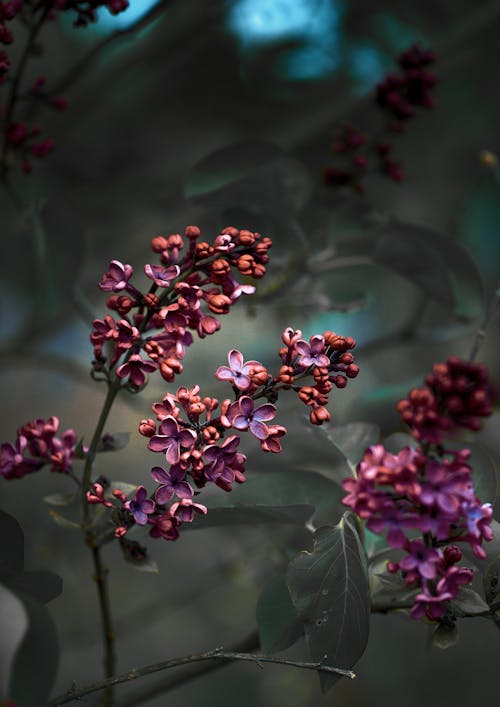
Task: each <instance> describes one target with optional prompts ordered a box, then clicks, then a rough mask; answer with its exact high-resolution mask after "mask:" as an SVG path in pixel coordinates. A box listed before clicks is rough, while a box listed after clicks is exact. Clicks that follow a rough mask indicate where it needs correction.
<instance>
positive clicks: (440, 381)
mask: <svg viewBox="0 0 500 707" xmlns="http://www.w3.org/2000/svg"><path fill="white" fill-rule="evenodd" d="M425 383H426V387H425V388H414V389H413V390H412V391H410V393H409V395H408V399H406V400H401V401H400V402H399V403H398V405H397V409H398V411H399V413H400V415H401V417H402V419H403V421H404V422H405V423H406V424H407V425H408V426H409V427H410V428H411V433H412V435H413V436H414V437H415V439H418V440H419V441H421V442H428V443H430V444H439V443H440V441H441V439H442V437H443V435H446V434H447V433H450V432H452V431H453V430H455V429H457V428H460V427H463V428H466V429H469V430H478V429H479V427H480V425H481V419H480V418H482V417H487V416H488V415H491V413H492V410H493V391H492V388H491V385H490V383H489V379H488V369H487V368H486V366H484V365H483V364H480V363H471V362H469V361H462V360H461V359H459V358H457V357H455V356H451V357H449V358H448V359H447V360H446V361H445V362H444V363H437V364H436V365H435V366H434V367H433V369H432V373H431V374H430V375H428V376H426V378H425Z"/></svg>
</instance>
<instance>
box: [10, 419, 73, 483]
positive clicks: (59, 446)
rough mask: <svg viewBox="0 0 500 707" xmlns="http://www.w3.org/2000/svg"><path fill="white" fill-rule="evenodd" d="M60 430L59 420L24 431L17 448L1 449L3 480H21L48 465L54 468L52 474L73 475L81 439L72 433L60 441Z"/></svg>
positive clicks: (37, 423)
mask: <svg viewBox="0 0 500 707" xmlns="http://www.w3.org/2000/svg"><path fill="white" fill-rule="evenodd" d="M58 429H59V420H58V418H57V417H55V416H52V417H50V418H49V419H48V420H47V421H45V420H40V419H37V420H33V421H32V422H28V423H26V424H25V425H23V426H22V427H20V428H19V429H18V431H17V439H16V441H15V443H14V444H8V443H4V444H2V445H0V476H3V477H4V478H5V479H20V478H22V477H23V476H25V475H26V474H29V473H31V472H33V471H38V470H39V469H41V468H42V466H44V465H46V464H50V465H51V470H52V471H58V472H61V473H68V472H70V471H71V469H72V464H73V460H74V459H75V457H76V456H77V450H78V444H77V443H78V438H77V436H76V433H75V431H74V430H71V429H70V430H66V431H65V432H63V433H62V434H61V436H60V437H57V436H56V434H57V431H58ZM84 451H85V449H84V448H83V449H82V452H84Z"/></svg>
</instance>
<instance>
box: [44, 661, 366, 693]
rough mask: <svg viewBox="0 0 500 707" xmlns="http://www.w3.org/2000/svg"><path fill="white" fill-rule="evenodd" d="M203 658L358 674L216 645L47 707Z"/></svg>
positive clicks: (137, 670) (135, 670)
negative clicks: (216, 646)
mask: <svg viewBox="0 0 500 707" xmlns="http://www.w3.org/2000/svg"><path fill="white" fill-rule="evenodd" d="M204 660H223V661H234V660H244V661H249V662H251V663H257V665H260V664H261V663H277V664H280V665H290V666H293V667H295V668H303V669H304V670H318V671H321V672H324V673H335V674H336V675H344V676H345V677H348V678H351V679H354V678H355V677H356V675H355V673H353V672H352V670H344V669H343V668H333V667H332V666H330V665H325V664H324V663H322V662H319V663H317V662H316V663H306V662H303V661H300V660H293V659H288V658H279V657H277V656H270V655H260V654H256V653H237V652H232V651H224V650H223V649H222V648H216V649H215V650H212V651H207V652H206V653H198V654H194V655H187V656H183V657H181V658H172V659H171V660H165V661H163V662H161V663H154V664H153V665H146V666H144V667H142V668H133V669H132V670H129V671H128V672H127V673H123V674H122V675H117V676H115V677H113V678H110V679H108V680H103V681H101V682H96V683H93V684H92V685H88V686H86V687H83V688H81V689H80V690H78V689H76V690H75V689H71V690H70V691H69V692H67V693H66V694H65V695H62V696H59V697H56V698H55V699H53V700H51V701H50V702H49V704H48V707H58V705H64V704H67V703H68V702H72V701H73V700H77V699H79V698H80V697H84V696H85V695H89V694H91V693H92V692H98V691H99V690H104V689H106V688H108V687H112V686H113V685H119V684H121V683H124V682H130V681H132V680H137V678H141V677H144V676H146V675H151V674H153V673H157V672H160V671H161V670H168V669H169V668H176V667H178V666H181V665H187V664H189V663H197V662H199V661H204Z"/></svg>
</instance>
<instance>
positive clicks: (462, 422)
mask: <svg viewBox="0 0 500 707" xmlns="http://www.w3.org/2000/svg"><path fill="white" fill-rule="evenodd" d="M425 380H426V383H427V385H428V386H429V387H428V388H427V389H418V390H417V391H412V392H411V393H410V396H409V400H404V401H401V402H400V403H399V404H398V409H399V410H400V412H401V413H402V415H403V419H404V420H405V421H406V422H407V423H408V424H409V425H410V426H411V432H412V435H413V436H414V437H415V438H416V439H417V440H418V441H419V442H420V443H421V445H422V446H420V447H419V448H417V449H411V448H410V447H405V448H404V449H402V450H401V451H400V452H399V453H398V454H391V453H389V452H387V451H386V450H385V448H384V447H383V446H382V445H375V446H372V447H369V448H368V449H367V450H366V451H365V454H364V456H363V459H362V460H361V462H360V463H359V464H358V467H357V475H356V478H350V479H344V481H343V487H344V489H345V490H346V491H347V492H348V495H347V496H346V497H345V498H344V499H343V503H344V504H345V505H346V506H349V507H350V508H352V510H353V511H354V512H355V513H357V514H358V515H359V516H360V517H361V518H363V519H364V520H365V521H366V525H367V527H368V528H369V530H371V531H372V532H374V533H384V532H387V542H388V544H389V545H390V546H391V547H394V548H398V549H400V550H402V551H404V553H406V554H405V556H404V557H403V559H402V560H400V561H399V562H390V563H388V570H389V571H390V572H398V571H400V572H401V573H402V575H403V578H404V580H405V582H406V584H407V585H408V586H409V587H410V588H415V589H416V590H418V593H417V595H416V598H415V603H414V605H413V607H412V610H411V616H412V617H413V618H415V619H419V618H421V617H423V616H427V618H429V619H431V620H439V619H440V618H441V617H442V616H443V615H444V614H445V612H446V610H447V602H449V601H450V600H451V599H454V598H456V597H457V595H458V592H459V589H460V587H461V586H462V585H466V584H469V583H470V582H471V581H472V578H473V574H474V573H473V570H471V569H469V568H467V567H462V566H459V565H458V564H457V563H458V562H459V561H460V560H461V558H462V552H461V550H460V548H459V547H458V545H457V543H464V542H465V543H468V544H469V545H470V547H471V549H472V552H473V553H474V555H476V557H478V558H480V559H484V558H485V557H486V553H485V551H484V549H483V548H482V542H483V540H484V541H488V540H491V539H492V537H493V532H492V529H491V527H490V525H491V519H492V515H493V512H492V509H491V505H490V504H489V503H481V501H480V500H479V498H478V497H477V496H476V495H475V491H474V485H473V482H472V468H471V466H470V464H469V463H468V461H469V459H470V456H471V453H470V451H469V450H468V449H461V450H459V451H449V450H447V449H446V448H445V447H444V446H443V435H444V434H445V433H446V432H447V431H450V430H452V429H455V428H456V427H458V426H463V427H467V428H469V429H478V426H479V417H482V416H484V415H487V414H490V413H491V393H490V387H489V383H488V373H487V370H486V368H485V367H484V366H482V365H480V364H474V363H469V362H466V361H461V360H460V359H457V358H449V359H448V360H447V361H446V362H445V363H439V364H436V365H435V366H434V368H433V373H432V374H431V375H430V376H427V377H426V379H425ZM418 535H420V536H421V537H418Z"/></svg>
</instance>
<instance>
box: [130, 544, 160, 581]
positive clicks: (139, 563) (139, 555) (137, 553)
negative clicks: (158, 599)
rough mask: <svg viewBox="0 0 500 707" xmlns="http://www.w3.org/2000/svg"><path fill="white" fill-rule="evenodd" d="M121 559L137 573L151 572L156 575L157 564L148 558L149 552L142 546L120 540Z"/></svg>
mask: <svg viewBox="0 0 500 707" xmlns="http://www.w3.org/2000/svg"><path fill="white" fill-rule="evenodd" d="M120 547H121V549H122V553H123V557H124V559H125V561H126V562H128V564H130V565H133V567H134V568H135V569H136V570H138V571H139V572H153V573H154V574H158V571H159V570H158V564H157V563H156V561H155V560H153V559H152V558H151V557H150V556H149V551H148V549H147V548H146V547H144V545H141V544H140V543H138V542H137V541H135V540H128V539H127V538H122V539H121V540H120Z"/></svg>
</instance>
